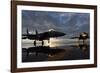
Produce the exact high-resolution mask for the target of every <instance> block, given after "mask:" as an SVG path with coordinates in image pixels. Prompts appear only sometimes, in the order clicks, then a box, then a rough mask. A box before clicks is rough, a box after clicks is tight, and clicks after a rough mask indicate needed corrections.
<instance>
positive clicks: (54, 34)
mask: <svg viewBox="0 0 100 73" xmlns="http://www.w3.org/2000/svg"><path fill="white" fill-rule="evenodd" d="M35 32H36V34H30V33H29V31H28V29H27V34H22V39H30V40H35V41H34V45H36V41H37V40H38V41H42V45H44V40H48V43H49V42H50V38H55V37H61V36H64V35H65V33H62V32H58V31H55V30H53V29H50V30H49V31H47V32H43V33H38V31H37V30H36V31H35Z"/></svg>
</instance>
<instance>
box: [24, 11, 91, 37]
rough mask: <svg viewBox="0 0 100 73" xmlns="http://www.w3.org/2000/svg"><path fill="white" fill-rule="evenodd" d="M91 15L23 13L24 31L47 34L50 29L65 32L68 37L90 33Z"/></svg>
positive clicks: (43, 12) (44, 12)
mask: <svg viewBox="0 0 100 73" xmlns="http://www.w3.org/2000/svg"><path fill="white" fill-rule="evenodd" d="M89 24H90V15H89V13H72V12H46V11H29V10H23V11H22V28H23V29H22V31H23V33H25V32H26V29H27V28H28V29H29V31H31V32H32V31H35V30H36V29H37V30H38V32H45V31H48V30H49V29H54V30H57V31H61V32H65V33H66V34H67V36H72V35H75V34H76V33H80V32H84V31H85V32H88V33H89Z"/></svg>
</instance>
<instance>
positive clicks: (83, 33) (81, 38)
mask: <svg viewBox="0 0 100 73" xmlns="http://www.w3.org/2000/svg"><path fill="white" fill-rule="evenodd" d="M75 38H78V41H79V42H80V40H82V41H83V43H85V41H86V40H87V39H88V38H89V35H88V33H86V32H82V33H80V35H79V37H71V39H75Z"/></svg>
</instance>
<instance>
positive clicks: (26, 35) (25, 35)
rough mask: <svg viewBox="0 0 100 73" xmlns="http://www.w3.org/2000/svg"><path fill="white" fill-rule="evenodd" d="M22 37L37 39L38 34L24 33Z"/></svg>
mask: <svg viewBox="0 0 100 73" xmlns="http://www.w3.org/2000/svg"><path fill="white" fill-rule="evenodd" d="M22 39H36V35H33V34H22Z"/></svg>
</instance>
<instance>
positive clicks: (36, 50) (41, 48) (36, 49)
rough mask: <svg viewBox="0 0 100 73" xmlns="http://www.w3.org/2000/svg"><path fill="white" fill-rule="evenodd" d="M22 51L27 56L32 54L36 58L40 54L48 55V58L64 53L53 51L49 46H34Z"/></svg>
mask: <svg viewBox="0 0 100 73" xmlns="http://www.w3.org/2000/svg"><path fill="white" fill-rule="evenodd" d="M23 49H25V50H26V52H27V56H29V54H30V53H34V54H35V55H36V56H38V54H40V53H42V54H46V55H48V56H49V57H52V56H54V55H56V54H58V53H61V52H65V50H64V49H54V48H51V47H49V46H36V47H29V48H23Z"/></svg>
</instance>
